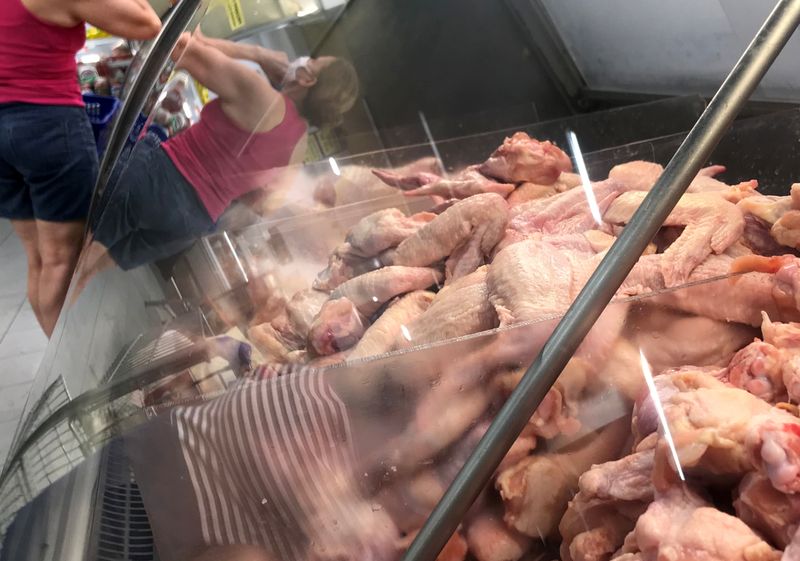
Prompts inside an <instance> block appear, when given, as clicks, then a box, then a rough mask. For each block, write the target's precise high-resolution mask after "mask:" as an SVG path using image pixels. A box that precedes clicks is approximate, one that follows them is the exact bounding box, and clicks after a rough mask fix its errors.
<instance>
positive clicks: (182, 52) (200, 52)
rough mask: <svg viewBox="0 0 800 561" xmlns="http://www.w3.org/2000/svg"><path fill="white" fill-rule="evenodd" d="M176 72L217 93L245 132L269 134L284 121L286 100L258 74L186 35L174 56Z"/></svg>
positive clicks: (176, 48) (177, 46) (179, 41)
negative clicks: (186, 74)
mask: <svg viewBox="0 0 800 561" xmlns="http://www.w3.org/2000/svg"><path fill="white" fill-rule="evenodd" d="M172 59H173V60H174V61H176V65H175V66H176V68H177V69H183V70H186V71H187V72H188V73H189V74H191V76H192V77H193V78H194V79H195V80H197V81H198V82H200V83H201V84H203V85H204V86H205V87H207V88H208V89H209V90H211V91H212V92H214V93H216V94H217V95H218V96H219V98H220V101H221V102H222V106H223V110H224V111H225V113H226V114H227V115H228V117H230V118H231V119H233V121H234V122H235V123H236V124H237V125H239V126H240V127H241V128H243V129H246V130H252V131H254V132H259V131H264V130H269V129H271V128H273V127H274V126H276V125H277V124H278V123H280V122H281V120H282V119H283V111H284V105H283V98H282V97H281V95H280V94H279V93H278V92H277V91H275V89H274V88H273V87H272V86H271V85H270V83H269V82H268V81H267V80H266V79H264V77H262V76H261V75H259V74H258V72H256V71H255V70H252V69H250V68H247V67H246V66H244V65H243V64H241V63H238V62H236V61H235V60H234V59H232V58H231V57H229V56H227V55H225V54H224V53H222V52H221V51H219V50H218V49H216V48H214V47H211V46H209V45H208V44H207V43H205V42H204V41H197V40H195V39H194V38H191V37H190V36H189V34H187V33H185V34H184V35H182V36H181V38H180V39H179V40H178V43H177V45H176V46H175V49H174V50H173V53H172Z"/></svg>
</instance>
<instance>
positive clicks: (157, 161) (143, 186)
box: [93, 137, 214, 270]
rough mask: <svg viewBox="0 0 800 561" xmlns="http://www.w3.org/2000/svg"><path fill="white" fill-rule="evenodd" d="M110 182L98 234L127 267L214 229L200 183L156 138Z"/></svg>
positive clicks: (174, 251)
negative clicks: (196, 185)
mask: <svg viewBox="0 0 800 561" xmlns="http://www.w3.org/2000/svg"><path fill="white" fill-rule="evenodd" d="M110 183H111V184H110V186H109V187H110V188H109V190H108V192H106V193H105V194H104V196H103V200H102V201H101V203H100V214H99V216H98V217H97V218H93V222H95V223H94V224H93V236H94V240H95V241H98V242H100V243H101V244H103V246H105V247H106V249H108V253H109V255H111V257H112V258H113V259H114V261H115V262H116V264H117V265H118V266H119V267H120V268H121V269H123V270H129V269H133V268H135V267H138V266H140V265H144V264H146V263H152V262H155V261H159V260H161V259H166V258H167V257H171V256H172V255H175V254H177V253H180V252H181V251H184V250H186V249H188V248H189V247H190V246H191V245H192V244H193V243H194V241H195V240H196V239H197V238H199V237H201V236H204V235H206V234H209V233H211V232H212V231H213V230H214V221H213V220H212V219H211V217H210V216H209V215H208V211H207V210H206V208H205V206H204V205H203V202H202V201H201V200H200V198H199V197H198V195H197V192H196V191H195V189H194V187H192V186H191V184H190V183H189V182H188V181H187V180H186V179H185V178H184V177H183V176H182V175H181V173H180V172H179V171H178V169H177V168H176V167H175V165H174V164H173V163H172V160H170V158H169V156H167V153H166V152H164V150H162V149H161V147H160V146H159V143H158V141H157V140H156V139H153V138H149V137H146V138H145V139H144V140H141V141H140V142H139V143H137V144H136V147H135V148H134V149H133V151H132V152H131V155H130V158H129V159H128V160H127V161H126V162H125V163H124V164H123V168H122V170H121V172H120V174H119V179H118V180H116V181H112V182H110Z"/></svg>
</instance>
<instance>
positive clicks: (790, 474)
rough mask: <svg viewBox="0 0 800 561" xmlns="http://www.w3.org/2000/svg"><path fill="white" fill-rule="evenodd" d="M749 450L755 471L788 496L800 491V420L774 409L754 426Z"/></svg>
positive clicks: (748, 439)
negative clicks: (762, 474) (760, 472)
mask: <svg viewBox="0 0 800 561" xmlns="http://www.w3.org/2000/svg"><path fill="white" fill-rule="evenodd" d="M744 444H745V447H746V449H747V451H748V452H749V454H750V459H751V461H752V462H753V463H754V465H755V467H756V468H758V469H759V470H761V471H763V473H764V474H765V475H766V476H767V477H769V479H770V481H771V482H772V486H773V487H775V488H776V489H777V490H778V491H782V492H784V493H797V492H798V491H800V420H798V418H797V417H795V416H794V415H791V414H789V413H787V412H786V411H784V410H782V409H779V408H776V407H773V408H770V410H769V411H768V412H766V413H763V414H761V415H759V416H757V417H755V418H754V419H752V421H751V422H750V425H749V426H748V427H747V435H746V439H745V442H744Z"/></svg>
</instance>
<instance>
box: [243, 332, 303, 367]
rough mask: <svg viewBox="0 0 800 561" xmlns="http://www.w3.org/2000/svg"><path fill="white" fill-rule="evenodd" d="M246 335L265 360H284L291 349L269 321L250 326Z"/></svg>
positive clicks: (287, 357)
mask: <svg viewBox="0 0 800 561" xmlns="http://www.w3.org/2000/svg"><path fill="white" fill-rule="evenodd" d="M247 336H248V338H249V339H250V341H252V343H253V345H255V347H256V349H258V350H259V352H261V353H262V354H263V355H264V358H266V359H267V360H271V361H278V362H286V361H287V360H288V359H289V353H290V352H291V351H292V350H293V349H290V348H288V346H287V343H286V341H284V340H283V338H282V337H281V335H280V333H278V331H277V330H276V329H275V328H274V327H272V325H270V324H269V323H262V324H259V325H254V326H251V327H250V328H249V329H248V330H247Z"/></svg>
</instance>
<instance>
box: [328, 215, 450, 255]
mask: <svg viewBox="0 0 800 561" xmlns="http://www.w3.org/2000/svg"><path fill="white" fill-rule="evenodd" d="M434 218H436V215H435V214H433V213H431V212H420V213H417V214H413V215H411V216H406V215H405V214H403V213H402V212H401V211H400V210H398V209H396V208H387V209H384V210H379V211H377V212H374V213H372V214H370V215H369V216H366V217H364V218H362V219H361V220H359V221H358V223H357V224H356V225H355V226H353V227H352V228H351V229H350V231H349V232H348V233H347V236H346V238H345V244H346V246H345V247H341V248H339V249H337V253H338V254H339V255H345V254H346V255H350V256H353V257H374V256H376V255H378V254H379V253H381V252H382V251H384V250H386V249H389V248H390V247H395V246H396V245H398V244H399V243H400V242H402V241H403V240H404V239H406V238H407V237H409V236H411V235H413V234H415V233H416V232H417V230H419V229H420V228H422V227H423V226H424V225H425V224H427V223H428V222H430V221H431V220H433V219H434Z"/></svg>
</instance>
